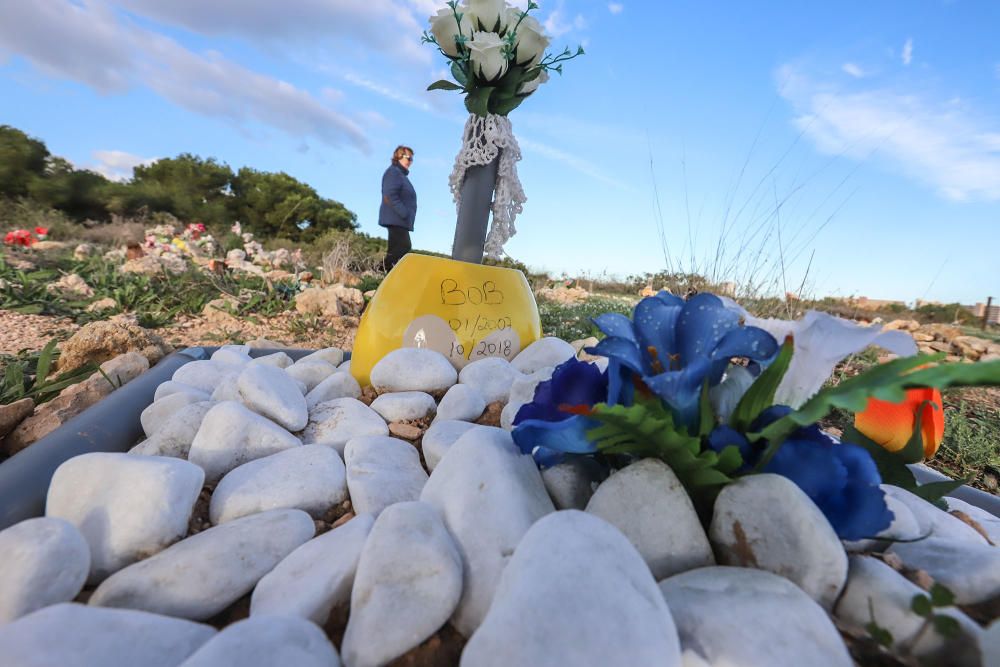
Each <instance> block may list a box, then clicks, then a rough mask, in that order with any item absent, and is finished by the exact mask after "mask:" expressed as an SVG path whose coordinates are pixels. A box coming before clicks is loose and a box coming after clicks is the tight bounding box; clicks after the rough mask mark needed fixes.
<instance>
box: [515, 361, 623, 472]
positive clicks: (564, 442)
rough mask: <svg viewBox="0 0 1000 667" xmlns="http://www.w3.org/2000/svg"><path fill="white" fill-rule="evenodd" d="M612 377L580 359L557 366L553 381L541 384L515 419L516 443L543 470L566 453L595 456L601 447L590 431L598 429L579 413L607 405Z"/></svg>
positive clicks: (593, 422)
mask: <svg viewBox="0 0 1000 667" xmlns="http://www.w3.org/2000/svg"><path fill="white" fill-rule="evenodd" d="M607 397H608V376H607V374H606V373H602V372H601V371H600V369H599V368H597V366H595V365H593V364H589V363H587V362H585V361H579V360H577V359H576V358H572V359H569V360H567V361H565V362H563V363H562V364H559V365H558V366H556V368H555V370H554V371H553V373H552V378H551V379H549V380H546V381H544V382H540V383H538V386H537V387H536V388H535V395H534V398H533V399H532V401H531V403H526V404H524V405H522V406H521V409H520V410H518V411H517V415H516V416H515V417H514V431H513V433H512V434H511V435H512V436H513V438H514V442H515V443H516V444H517V446H518V447H519V448H520V449H521V451H522V452H524V453H525V454H531V455H532V456H534V457H535V461H536V462H537V463H538V464H539V465H540V466H542V467H549V466H553V465H555V464H557V463H559V462H560V461H562V460H563V458H564V456H565V454H593V453H594V452H596V451H597V446H596V445H595V444H594V443H592V442H590V441H589V440H588V439H587V431H588V430H590V429H592V428H594V427H595V426H598V423H597V422H595V421H594V420H592V419H588V418H587V417H586V416H584V415H582V414H578V411H580V410H585V409H586V408H591V407H593V406H594V405H595V404H596V403H603V402H605V401H606V400H607Z"/></svg>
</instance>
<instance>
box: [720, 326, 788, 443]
mask: <svg viewBox="0 0 1000 667" xmlns="http://www.w3.org/2000/svg"><path fill="white" fill-rule="evenodd" d="M794 351H795V344H794V342H793V341H792V337H791V336H788V337H787V338H785V342H784V343H783V344H782V345H781V349H780V350H779V352H778V356H777V357H776V358H775V360H774V361H773V362H772V363H771V365H770V366H768V367H767V368H766V369H765V370H764V372H763V373H761V374H760V377H758V378H757V379H756V380H755V381H754V383H753V384H752V385H750V388H749V389H747V391H746V393H745V394H743V398H741V399H740V402H739V403H737V405H736V409H735V410H733V414H732V416H731V417H730V418H729V425H730V426H732V427H733V428H734V429H736V430H737V431H739V432H740V433H743V432H745V431H746V430H747V429H748V428H750V424H752V423H753V420H754V419H756V418H757V417H758V416H759V415H760V413H761V412H763V411H764V410H766V409H767V408H769V407H771V406H772V405H774V394H775V392H777V391H778V385H780V384H781V380H782V379H783V378H784V377H785V373H786V372H788V365H789V364H790V363H791V362H792V354H793V352H794Z"/></svg>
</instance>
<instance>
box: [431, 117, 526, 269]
mask: <svg viewBox="0 0 1000 667" xmlns="http://www.w3.org/2000/svg"><path fill="white" fill-rule="evenodd" d="M497 154H499V155H500V164H499V166H498V168H497V181H496V186H495V193H494V196H493V223H492V224H491V225H490V231H489V234H488V235H487V236H486V247H485V248H484V251H485V253H486V256H487V257H490V258H491V259H500V258H501V257H502V255H503V246H504V244H505V243H507V241H509V240H510V238H511V237H512V236H514V234H516V233H517V229H516V228H515V227H514V219H515V218H516V217H517V215H518V214H519V213H521V211H522V210H523V209H524V202H526V201H527V200H528V198H527V197H526V196H525V194H524V189H523V188H522V187H521V180H520V179H519V178H518V177H517V162H518V160H520V159H521V147H520V146H518V145H517V139H515V138H514V131H513V129H512V128H511V124H510V119H508V118H507V117H506V116H497V115H494V114H489V115H487V116H486V117H485V118H483V117H482V116H477V115H475V114H471V115H470V116H469V119H468V120H467V121H465V130H464V132H463V135H462V149H461V150H460V151H459V152H458V156H457V157H456V158H455V168H454V169H452V172H451V176H450V177H449V178H448V184H449V185H450V186H451V194H452V197H453V198H454V200H455V206H456V208H457V207H460V206H461V204H462V182H463V181H464V180H465V172H466V170H467V169H468V168H469V167H474V166H482V165H487V164H489V163H490V162H492V161H493V160H495V159H496V157H497Z"/></svg>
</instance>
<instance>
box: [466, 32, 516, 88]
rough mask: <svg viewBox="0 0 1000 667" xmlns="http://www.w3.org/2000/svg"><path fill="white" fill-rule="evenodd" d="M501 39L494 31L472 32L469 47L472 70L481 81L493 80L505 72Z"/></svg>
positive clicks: (467, 44)
mask: <svg viewBox="0 0 1000 667" xmlns="http://www.w3.org/2000/svg"><path fill="white" fill-rule="evenodd" d="M503 45H504V43H503V40H502V39H500V35H498V34H496V33H495V32H474V33H472V41H471V42H466V46H468V47H469V51H470V59H471V60H472V70H473V71H474V72H475V73H476V74H477V75H478V76H479V78H480V79H482V80H483V81H495V80H496V79H499V78H500V77H501V76H503V75H504V74H505V73H506V72H507V59H506V58H505V57H504V55H503Z"/></svg>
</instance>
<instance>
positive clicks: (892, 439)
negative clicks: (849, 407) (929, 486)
mask: <svg viewBox="0 0 1000 667" xmlns="http://www.w3.org/2000/svg"><path fill="white" fill-rule="evenodd" d="M925 402H926V403H927V405H926V407H924V410H923V413H922V414H921V418H920V432H921V436H922V437H923V440H924V457H925V458H928V459H929V458H931V457H932V456H934V454H935V453H937V450H938V447H940V446H941V440H942V439H943V438H944V405H943V404H942V402H941V392H940V391H939V390H937V389H908V390H907V391H906V398H905V399H904V400H903V402H902V403H890V402H889V401H883V400H881V399H878V398H870V399H868V407H866V408H865V409H864V411H862V412H859V413H857V414H856V415H855V416H854V428H856V429H858V431H859V432H860V433H861V434H862V435H864V436H866V437H868V438H871V439H872V440H873V441H874V442H877V443H878V444H880V445H882V446H883V447H885V448H886V449H887V450H889V451H890V452H896V451H899V450H901V449H903V448H904V447H906V443H907V442H908V441H909V440H910V437H912V436H913V430H914V427H915V425H916V424H915V422H916V419H917V415H918V414H919V413H920V406H922V405H924V403H925Z"/></svg>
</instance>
